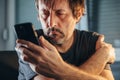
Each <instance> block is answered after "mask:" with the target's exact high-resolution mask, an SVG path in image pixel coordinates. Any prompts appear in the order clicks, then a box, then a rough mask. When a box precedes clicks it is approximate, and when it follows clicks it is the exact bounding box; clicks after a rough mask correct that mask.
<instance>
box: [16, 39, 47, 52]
mask: <svg viewBox="0 0 120 80" xmlns="http://www.w3.org/2000/svg"><path fill="white" fill-rule="evenodd" d="M17 43H18V44H21V45H25V47H27V48H28V49H30V50H31V51H33V52H35V53H36V54H37V53H39V54H40V53H41V54H42V53H44V52H45V50H44V48H42V47H41V46H38V45H36V44H34V43H32V42H30V41H25V40H20V39H19V40H17Z"/></svg>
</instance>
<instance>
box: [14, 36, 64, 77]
mask: <svg viewBox="0 0 120 80" xmlns="http://www.w3.org/2000/svg"><path fill="white" fill-rule="evenodd" d="M17 44H20V46H16V49H17V50H18V51H19V52H21V53H22V55H23V59H24V61H27V62H29V63H30V64H31V65H32V69H33V70H34V71H35V72H37V73H39V74H42V75H44V76H47V77H54V78H57V75H55V74H57V73H58V72H59V73H60V72H61V69H60V68H61V65H63V63H64V61H63V60H62V58H61V56H60V55H59V53H58V51H57V49H56V48H55V47H54V46H53V45H51V44H50V43H49V42H48V41H47V40H45V39H44V37H40V44H41V46H38V45H35V44H33V43H31V42H29V41H25V40H17Z"/></svg>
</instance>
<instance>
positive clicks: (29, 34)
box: [14, 23, 40, 45]
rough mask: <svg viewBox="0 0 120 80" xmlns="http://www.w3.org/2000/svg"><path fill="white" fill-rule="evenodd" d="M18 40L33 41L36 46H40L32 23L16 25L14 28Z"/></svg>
mask: <svg viewBox="0 0 120 80" xmlns="http://www.w3.org/2000/svg"><path fill="white" fill-rule="evenodd" d="M14 28H15V31H16V34H17V37H18V39H24V40H26V41H31V42H32V43H34V44H37V45H40V44H39V41H38V36H37V34H36V33H35V30H34V28H33V25H32V23H22V24H16V25H15V26H14Z"/></svg>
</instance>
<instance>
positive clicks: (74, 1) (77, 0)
mask: <svg viewBox="0 0 120 80" xmlns="http://www.w3.org/2000/svg"><path fill="white" fill-rule="evenodd" d="M38 1H39V0H35V4H36V7H37V8H38ZM43 1H44V2H46V1H48V0H43ZM67 1H68V2H69V6H70V9H71V10H72V14H73V17H75V18H77V17H78V16H79V10H80V9H82V14H83V15H84V9H85V4H84V0H67Z"/></svg>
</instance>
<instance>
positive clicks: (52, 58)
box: [18, 37, 111, 80]
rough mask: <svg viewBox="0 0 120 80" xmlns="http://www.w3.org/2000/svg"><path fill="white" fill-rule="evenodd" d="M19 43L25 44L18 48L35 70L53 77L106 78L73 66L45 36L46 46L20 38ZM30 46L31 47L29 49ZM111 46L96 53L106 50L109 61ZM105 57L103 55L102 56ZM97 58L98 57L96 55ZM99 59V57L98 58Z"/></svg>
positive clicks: (66, 78) (86, 79)
mask: <svg viewBox="0 0 120 80" xmlns="http://www.w3.org/2000/svg"><path fill="white" fill-rule="evenodd" d="M18 43H19V44H23V45H25V47H27V48H25V47H22V46H18V49H19V50H20V51H21V52H22V53H23V54H24V55H25V56H24V60H25V61H27V62H30V63H32V64H33V65H34V67H35V71H36V72H37V73H39V74H42V75H44V76H47V77H53V78H56V79H57V80H58V79H61V80H64V79H65V80H81V79H82V80H83V79H84V80H90V79H91V80H105V79H104V78H102V77H101V76H99V75H93V74H91V73H87V72H86V71H87V70H86V71H83V70H81V69H78V68H76V67H74V66H71V65H69V64H67V63H65V62H64V61H63V60H62V58H61V57H60V55H59V53H58V52H57V50H56V48H55V47H54V46H52V45H51V44H50V43H49V42H47V41H46V40H45V39H44V38H43V37H42V38H41V44H42V45H43V46H44V47H46V48H47V49H46V48H42V47H40V46H37V45H34V44H33V43H31V42H28V41H24V40H19V41H18ZM28 48H29V49H28ZM110 48H111V47H108V46H103V47H101V48H100V49H98V50H97V52H96V53H95V54H96V55H98V54H99V56H100V53H102V52H104V50H105V52H106V53H105V54H106V55H104V59H105V61H106V62H107V61H108V59H109V57H110V56H109V53H110V52H109V51H110ZM102 57H103V56H102ZM95 58H96V57H95ZM95 58H94V56H92V59H93V60H92V62H95V61H94V60H95ZM96 59H97V58H96Z"/></svg>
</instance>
